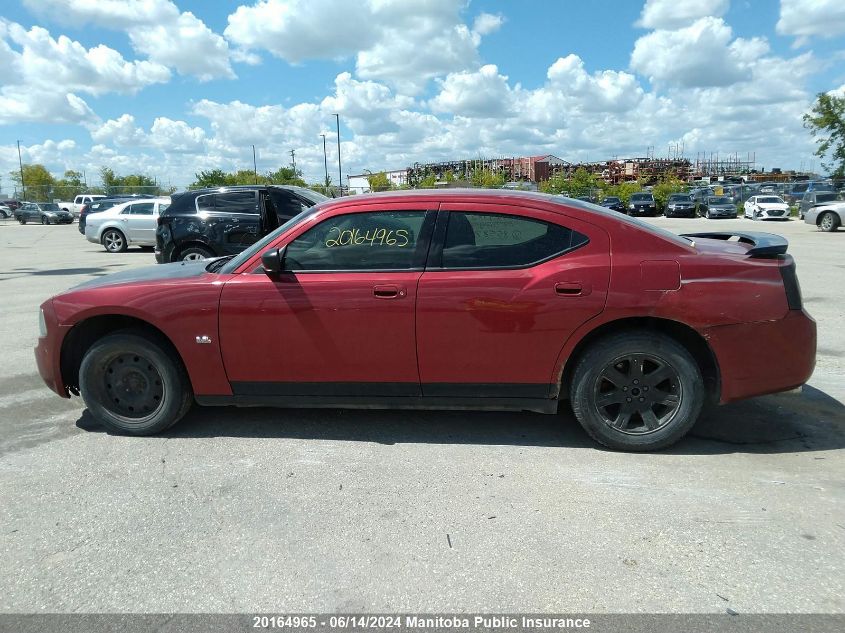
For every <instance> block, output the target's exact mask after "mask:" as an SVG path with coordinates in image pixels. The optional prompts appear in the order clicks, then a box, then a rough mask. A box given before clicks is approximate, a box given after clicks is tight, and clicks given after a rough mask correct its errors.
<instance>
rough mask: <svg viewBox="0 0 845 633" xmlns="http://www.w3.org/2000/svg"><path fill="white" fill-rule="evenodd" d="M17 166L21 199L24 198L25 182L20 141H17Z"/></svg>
mask: <svg viewBox="0 0 845 633" xmlns="http://www.w3.org/2000/svg"><path fill="white" fill-rule="evenodd" d="M18 166H19V167H20V168H21V189H22V193H21V195H22V196H23V199H24V200H26V184H25V183H24V181H23V161H21V142H20V141H18Z"/></svg>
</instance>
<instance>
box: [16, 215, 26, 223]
mask: <svg viewBox="0 0 845 633" xmlns="http://www.w3.org/2000/svg"><path fill="white" fill-rule="evenodd" d="M18 222H20V223H21V224H26V218H25V217H23V216H20V217H18Z"/></svg>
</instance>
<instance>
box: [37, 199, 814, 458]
mask: <svg viewBox="0 0 845 633" xmlns="http://www.w3.org/2000/svg"><path fill="white" fill-rule="evenodd" d="M786 248H787V243H786V241H785V240H784V239H783V238H781V237H779V236H775V235H769V234H765V233H749V234H739V235H732V234H731V233H711V234H699V235H691V236H686V237H684V236H677V235H674V234H672V233H669V232H666V231H663V230H661V229H659V228H655V227H654V226H651V225H648V224H646V223H643V222H641V221H639V220H636V219H633V218H629V217H627V216H624V215H621V214H618V213H614V212H612V211H608V210H606V209H602V208H601V207H598V206H595V205H592V204H589V203H582V202H579V201H575V200H568V199H565V198H560V197H552V196H545V195H542V194H531V193H523V192H506V191H489V190H487V191H484V190H482V191H472V190H468V191H467V190H465V191H461V190H446V191H443V190H434V191H411V192H402V193H386V194H375V195H366V196H354V197H349V198H342V199H339V200H332V201H329V202H325V203H322V204H320V205H317V206H316V207H313V208H311V209H308V210H306V211H304V212H303V213H302V214H300V215H299V216H297V217H295V218H293V219H292V220H290V221H289V222H288V223H287V224H285V225H283V226H282V227H280V228H279V229H277V230H276V231H275V232H273V233H272V234H270V235H268V236H267V237H265V238H264V239H262V240H261V241H259V242H257V243H256V244H254V245H253V246H251V247H250V248H248V249H247V250H245V251H244V252H242V253H241V254H239V255H237V256H235V257H233V258H219V259H213V260H206V261H199V262H182V263H174V264H166V265H158V266H151V267H149V268H142V269H137V270H131V271H127V272H122V273H116V274H113V275H109V276H106V277H102V278H99V279H96V280H93V281H90V282H88V283H85V284H82V285H81V286H77V287H76V288H73V289H71V290H69V291H68V292H65V293H63V294H60V295H57V296H55V297H53V298H52V299H49V300H48V301H46V302H45V303H44V304H43V305H42V306H41V338H40V339H39V343H38V347H37V348H36V357H37V361H38V367H39V371H40V373H41V375H42V377H43V378H44V380H45V382H46V383H47V385H48V386H49V387H50V388H51V389H53V390H54V391H55V392H56V393H58V394H59V395H60V396H62V397H70V394H75V395H77V394H81V395H82V398H83V399H84V401H85V404H86V405H87V406H88V409H89V411H90V412H91V413H92V414H93V415H94V416H95V417H96V418H97V419H98V420H99V421H100V422H102V423H103V424H104V425H105V426H106V427H108V428H109V429H111V430H113V431H116V432H120V433H129V434H134V435H146V434H151V433H156V432H159V431H162V430H164V429H167V428H168V427H170V426H171V425H173V424H174V423H176V422H177V421H178V420H179V419H180V418H181V417H182V416H183V415H184V414H185V413H186V412H187V410H188V409H189V408H190V406H191V404H192V403H193V402H194V401H196V402H197V403H199V404H200V405H279V406H288V407H312V406H322V407H326V406H329V407H365V408H373V407H385V408H394V407H395V408H430V409H453V408H466V409H500V410H529V411H538V412H542V413H556V412H557V411H558V405H559V403H560V401H562V400H569V402H570V404H571V406H572V410H573V411H574V412H575V416H576V417H577V418H578V420H579V421H580V423H581V424H582V425H583V427H584V428H585V429H586V431H587V432H588V433H589V434H590V435H591V436H592V437H593V438H595V439H596V440H597V441H599V442H601V443H602V444H604V445H606V446H609V447H612V448H618V449H627V450H650V449H658V448H662V447H665V446H668V445H670V444H672V443H673V442H676V441H677V440H678V439H680V438H681V437H682V436H683V435H684V434H685V433H686V432H687V431H689V429H690V428H691V427H692V426H693V424H694V423H695V421H696V419H697V417H698V415H699V413H700V411H701V408H702V405H703V404H704V403H705V401H707V400H710V401H713V402H721V403H725V402H731V401H734V400H740V399H742V398H749V397H752V396H757V395H761V394H767V393H773V392H778V391H784V390H788V389H793V388H795V387H798V386H799V385H801V384H803V383H804V382H805V381H806V380H807V379H808V378H809V376H810V374H811V373H812V371H813V366H814V363H815V351H816V326H815V322H814V321H813V319H812V318H811V317H810V316H809V315H808V314H807V313H806V312H805V311H804V310H803V308H802V305H801V292H800V289H799V287H798V281H797V278H796V276H795V264H794V262H793V260H792V258H791V256H789V255H787V254H786Z"/></svg>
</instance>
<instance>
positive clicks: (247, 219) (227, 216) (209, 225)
mask: <svg viewBox="0 0 845 633" xmlns="http://www.w3.org/2000/svg"><path fill="white" fill-rule="evenodd" d="M196 205H197V211H198V212H199V213H200V214H201V215H202V216H204V222H205V235H206V237H207V238H208V240H209V241H210V242H212V243H213V244H214V245H215V246H216V247H217V250H218V251H219V252H221V253H222V254H224V255H235V254H237V253H240V252H241V251H242V250H244V249H245V248H246V247H247V246H249V245H250V244H252V243H253V242H255V241H257V240H258V238H259V237H260V216H259V211H258V191H257V190H254V189H248V190H243V191H229V192H226V193H214V194H207V195H201V196H198V197H197V199H196Z"/></svg>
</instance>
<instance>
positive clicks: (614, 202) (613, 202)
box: [604, 196, 619, 204]
mask: <svg viewBox="0 0 845 633" xmlns="http://www.w3.org/2000/svg"><path fill="white" fill-rule="evenodd" d="M604 201H605V202H607V203H608V204H616V203H617V202H619V198H613V197H611V196H608V197H607V198H605V199H604Z"/></svg>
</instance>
